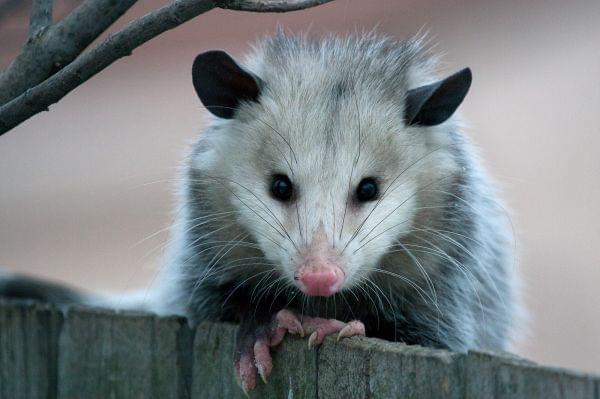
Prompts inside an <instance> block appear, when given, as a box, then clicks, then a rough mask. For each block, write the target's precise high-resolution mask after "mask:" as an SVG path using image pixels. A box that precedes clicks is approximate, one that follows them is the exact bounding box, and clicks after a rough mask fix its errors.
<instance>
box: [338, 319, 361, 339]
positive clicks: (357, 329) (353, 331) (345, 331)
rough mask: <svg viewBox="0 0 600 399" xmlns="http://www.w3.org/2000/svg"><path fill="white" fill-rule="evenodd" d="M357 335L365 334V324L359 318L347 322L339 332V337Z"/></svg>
mask: <svg viewBox="0 0 600 399" xmlns="http://www.w3.org/2000/svg"><path fill="white" fill-rule="evenodd" d="M356 335H363V336H364V335H365V325H364V324H363V323H361V322H360V321H358V320H353V321H351V322H349V323H348V324H346V326H345V327H344V328H342V330H341V331H340V333H339V334H338V339H340V338H344V337H354V336H356Z"/></svg>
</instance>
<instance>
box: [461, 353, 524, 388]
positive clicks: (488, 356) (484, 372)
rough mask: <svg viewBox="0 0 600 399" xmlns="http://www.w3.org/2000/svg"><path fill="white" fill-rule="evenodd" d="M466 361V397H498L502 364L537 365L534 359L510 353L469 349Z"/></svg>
mask: <svg viewBox="0 0 600 399" xmlns="http://www.w3.org/2000/svg"><path fill="white" fill-rule="evenodd" d="M464 361H465V377H464V379H465V399H477V398H490V399H495V398H497V393H496V392H497V386H498V384H499V381H498V374H499V371H500V366H501V365H504V364H508V365H519V364H524V365H535V363H533V362H532V361H529V360H526V359H523V358H521V357H518V356H516V355H513V354H510V353H491V352H483V351H469V353H468V355H467V356H465V358H464Z"/></svg>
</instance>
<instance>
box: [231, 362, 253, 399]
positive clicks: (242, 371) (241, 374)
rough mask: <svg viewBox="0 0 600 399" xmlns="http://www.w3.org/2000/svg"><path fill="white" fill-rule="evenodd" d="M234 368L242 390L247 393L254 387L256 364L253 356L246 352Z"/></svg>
mask: <svg viewBox="0 0 600 399" xmlns="http://www.w3.org/2000/svg"><path fill="white" fill-rule="evenodd" d="M235 368H236V371H237V375H238V380H239V382H240V385H241V386H242V389H243V390H244V392H245V393H248V392H250V391H251V390H253V389H254V387H256V366H255V365H254V359H253V356H252V355H251V354H248V353H245V354H243V355H242V356H241V357H240V360H239V362H238V363H237V364H236V367H235Z"/></svg>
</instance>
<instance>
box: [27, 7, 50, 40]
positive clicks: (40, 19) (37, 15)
mask: <svg viewBox="0 0 600 399" xmlns="http://www.w3.org/2000/svg"><path fill="white" fill-rule="evenodd" d="M53 6H54V0H33V1H32V4H31V15H30V17H29V37H33V36H34V35H35V34H36V33H37V32H38V31H40V30H41V29H44V28H47V27H48V26H50V25H52V8H53Z"/></svg>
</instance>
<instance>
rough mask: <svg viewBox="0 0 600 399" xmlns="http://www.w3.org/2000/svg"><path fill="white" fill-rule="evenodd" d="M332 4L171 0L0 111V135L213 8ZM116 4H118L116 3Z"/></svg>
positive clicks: (303, 0)
mask: <svg viewBox="0 0 600 399" xmlns="http://www.w3.org/2000/svg"><path fill="white" fill-rule="evenodd" d="M329 1H332V0H289V1H283V0H276V1H268V0H263V1H259V0H256V1H239V0H233V1H219V2H215V1H211V0H175V1H174V2H173V3H171V4H169V5H166V6H163V7H162V8H160V9H158V10H156V11H154V12H151V13H149V14H146V15H145V16H143V17H141V18H139V19H137V20H134V21H132V22H130V23H129V24H128V25H127V26H126V27H125V28H123V29H122V30H121V31H119V32H117V33H115V34H113V35H111V36H109V37H108V38H107V39H106V40H105V41H104V42H102V43H101V44H99V45H98V46H97V47H96V48H94V49H92V50H87V51H85V52H84V53H82V54H81V55H80V56H79V57H78V58H77V59H75V61H73V62H72V63H70V64H69V65H68V66H66V67H65V68H63V69H61V70H60V71H58V72H57V73H56V74H54V75H53V76H51V77H50V78H48V79H46V80H45V81H44V82H42V83H40V84H38V85H37V86H35V87H33V88H31V89H28V90H27V91H26V92H24V93H23V94H21V95H19V96H18V97H16V98H14V99H13V100H11V101H10V102H8V103H6V104H4V105H3V106H2V107H0V135H2V134H3V133H5V132H7V131H8V130H10V129H12V128H13V127H15V126H17V125H18V124H20V123H21V122H23V121H25V120H26V119H28V118H30V117H31V116H33V115H35V114H37V113H39V112H42V111H47V110H48V107H49V106H50V105H52V104H54V103H56V102H57V101H58V100H60V99H61V98H63V97H64V96H65V95H67V94H68V93H69V92H70V91H71V90H73V89H75V88H76V87H77V86H79V85H81V84H82V83H83V82H85V81H86V80H88V79H89V78H91V77H92V76H94V75H95V74H97V73H98V72H100V71H101V70H103V69H104V68H106V67H107V66H109V65H110V64H112V63H113V62H114V61H116V60H118V59H119V58H122V57H124V56H127V55H130V54H131V52H132V51H133V50H134V49H135V48H136V47H138V46H140V45H142V44H143V43H145V42H147V41H148V40H150V39H152V38H154V37H155V36H158V35H159V34H161V33H163V32H165V31H167V30H169V29H173V28H175V27H177V26H179V25H181V24H183V23H184V22H186V21H188V20H189V19H191V18H194V17H196V16H198V15H200V14H203V13H205V12H206V11H209V10H211V9H213V8H215V7H219V8H229V9H234V10H244V11H257V12H284V11H293V10H298V9H300V8H309V7H313V6H317V5H320V4H323V3H327V2H329ZM117 3H119V2H117Z"/></svg>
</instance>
